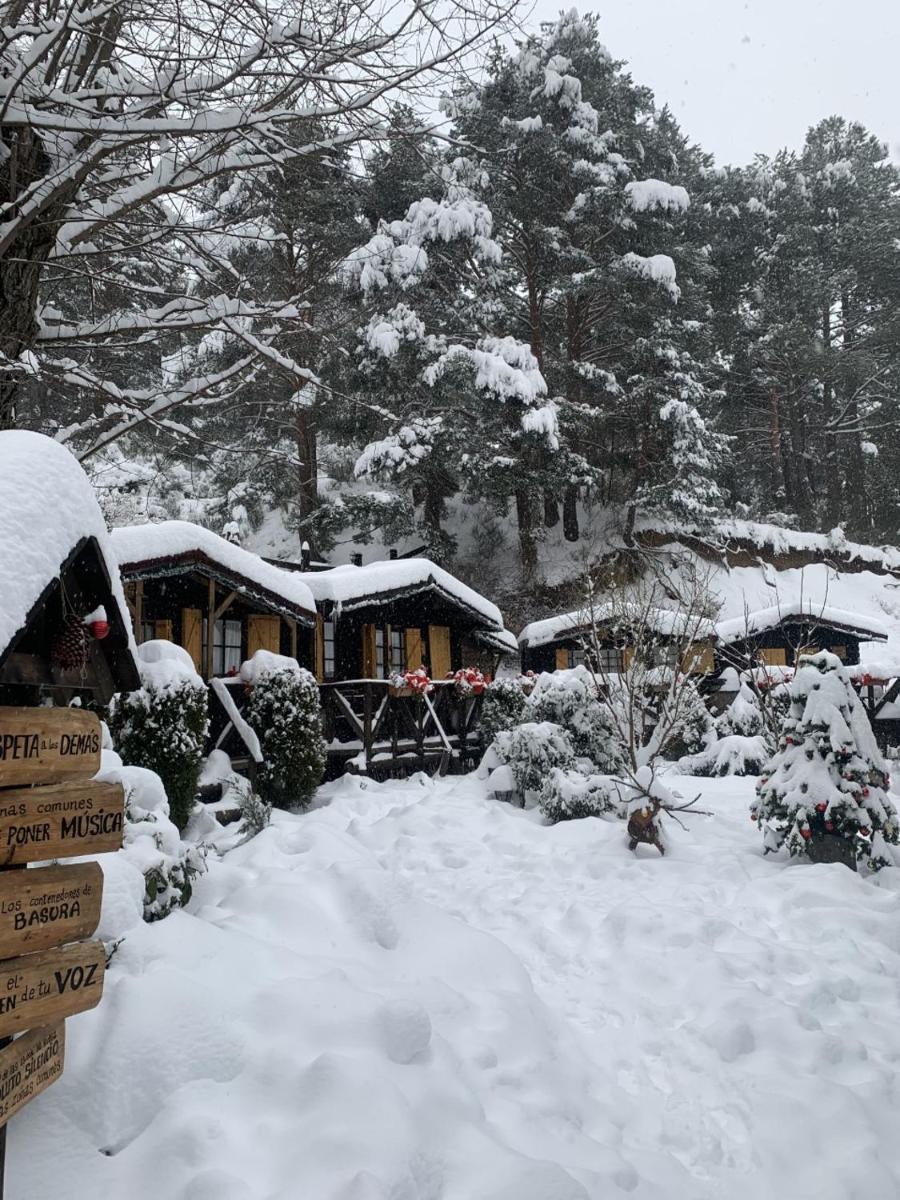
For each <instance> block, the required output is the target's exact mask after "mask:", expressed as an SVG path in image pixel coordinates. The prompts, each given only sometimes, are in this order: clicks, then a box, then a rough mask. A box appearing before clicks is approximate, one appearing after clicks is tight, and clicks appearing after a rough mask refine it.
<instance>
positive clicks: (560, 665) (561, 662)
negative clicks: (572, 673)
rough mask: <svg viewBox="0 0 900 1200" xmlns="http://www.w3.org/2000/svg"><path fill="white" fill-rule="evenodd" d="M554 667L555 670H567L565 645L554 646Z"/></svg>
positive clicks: (567, 655) (567, 661) (567, 662)
mask: <svg viewBox="0 0 900 1200" xmlns="http://www.w3.org/2000/svg"><path fill="white" fill-rule="evenodd" d="M556 669H557V671H568V669H569V651H568V650H567V649H566V647H565V646H557V647H556Z"/></svg>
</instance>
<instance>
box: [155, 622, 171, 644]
mask: <svg viewBox="0 0 900 1200" xmlns="http://www.w3.org/2000/svg"><path fill="white" fill-rule="evenodd" d="M153 636H154V637H158V638H165V640H166V641H167V642H171V640H172V622H171V621H155V622H154V625H153Z"/></svg>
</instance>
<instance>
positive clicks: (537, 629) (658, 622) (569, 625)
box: [519, 604, 715, 649]
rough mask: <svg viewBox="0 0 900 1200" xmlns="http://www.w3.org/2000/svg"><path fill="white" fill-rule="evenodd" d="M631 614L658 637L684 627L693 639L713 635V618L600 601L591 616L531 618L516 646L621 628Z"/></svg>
mask: <svg viewBox="0 0 900 1200" xmlns="http://www.w3.org/2000/svg"><path fill="white" fill-rule="evenodd" d="M631 615H633V616H634V618H635V621H638V620H640V621H643V622H644V623H645V624H646V625H648V626H649V627H650V629H651V630H652V631H653V632H654V633H657V634H659V635H660V637H678V636H679V634H683V633H684V632H686V630H687V629H689V630H690V635H691V637H695V638H704V637H712V635H713V633H714V632H715V627H714V626H713V623H712V621H708V620H705V619H703V618H702V617H698V616H696V615H695V614H689V615H685V614H682V613H681V612H679V611H678V610H677V609H669V608H660V607H654V608H645V607H644V606H642V605H634V611H633V614H632V613H629V611H628V605H625V606H624V608H623V606H622V605H621V604H619V605H616V606H614V605H612V604H601V605H598V606H597V607H596V609H595V611H594V613H593V614H592V615H590V614H588V613H587V612H586V611H585V610H584V609H581V610H579V611H576V612H569V613H560V614H559V615H558V616H555V617H545V618H544V619H543V620H541V621H532V622H531V623H530V624H528V625H526V626H525V628H524V629H523V630H522V632H521V633H520V634H519V645H520V646H521V647H522V648H523V649H524V648H526V647H529V648H532V649H533V648H534V647H535V646H547V645H549V644H550V643H551V642H556V641H560V640H562V639H566V638H572V637H575V636H576V635H577V634H579V633H583V632H584V631H585V630H587V629H590V628H591V626H592V625H597V626H599V627H601V628H602V627H603V626H608V625H612V624H615V625H617V626H619V627H623V626H625V625H626V624H627V622H628V618H629V616H631Z"/></svg>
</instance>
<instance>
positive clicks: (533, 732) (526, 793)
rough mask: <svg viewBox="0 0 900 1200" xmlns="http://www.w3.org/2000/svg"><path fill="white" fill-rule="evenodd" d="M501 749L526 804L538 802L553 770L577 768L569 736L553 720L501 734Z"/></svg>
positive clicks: (527, 723) (498, 745) (495, 745)
mask: <svg viewBox="0 0 900 1200" xmlns="http://www.w3.org/2000/svg"><path fill="white" fill-rule="evenodd" d="M495 747H496V748H498V750H499V756H500V757H501V759H505V761H506V763H507V765H508V766H509V768H510V769H511V771H512V775H513V779H514V780H515V784H516V790H517V791H518V793H519V795H520V796H521V797H522V799H523V801H525V802H526V803H537V801H538V799H539V796H540V791H541V788H542V786H543V783H544V779H545V778H546V777H547V775H548V774H549V773H550V772H551V771H552V770H553V769H554V768H560V769H561V770H570V769H571V768H573V767H574V766H575V751H574V750H573V748H572V740H571V738H570V737H569V735H568V733H566V731H565V730H564V729H562V728H560V726H559V725H554V724H552V723H551V722H550V721H540V722H537V721H526V722H525V724H524V725H517V726H516V728H515V729H513V730H512V731H511V732H510V733H508V734H501V735H500V737H499V738H497V739H496V741H495V742H494V744H493V747H492V748H495Z"/></svg>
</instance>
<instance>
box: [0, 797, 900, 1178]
mask: <svg viewBox="0 0 900 1200" xmlns="http://www.w3.org/2000/svg"><path fill="white" fill-rule="evenodd" d="M701 786H702V788H703V793H704V800H705V801H706V803H707V806H708V807H711V808H713V809H714V810H715V816H714V817H713V818H693V819H692V822H691V830H690V833H682V832H681V831H680V830H678V829H674V831H673V832H672V834H671V841H672V847H671V853H670V856H669V857H667V858H666V859H664V860H662V859H660V858H659V857H658V856H657V855H656V852H655V851H650V850H647V851H646V852H644V850H643V848H642V850H641V851H640V852H639V854H638V855H637V856H633V855H631V854H629V853H628V852H627V850H626V849H625V847H624V845H623V830H622V827H621V826H620V825H614V824H607V823H602V822H597V821H580V822H573V823H571V824H568V825H561V826H557V827H555V828H552V829H550V828H544V827H542V826H541V825H540V824H539V823H538V821H537V819H536V818H535V816H534V815H533V814H526V813H522V812H520V811H518V810H513V809H511V808H509V807H508V806H506V805H502V804H498V803H492V802H488V801H487V800H486V799H485V798H484V796H483V793H482V785H480V784H478V783H476V782H475V781H474V780H473V779H464V780H459V779H455V780H454V779H450V780H444V781H440V782H438V783H436V784H435V783H432V782H431V781H430V780H424V779H421V780H418V781H417V780H412V781H410V782H408V783H406V784H403V785H397V784H390V785H375V784H369V785H363V784H361V783H359V782H358V781H355V780H349V779H348V780H344V781H341V782H340V783H338V784H336V785H332V786H331V787H329V788H328V789H325V792H324V797H325V798H326V799H327V800H328V803H327V804H326V805H325V806H323V807H321V808H320V809H318V810H317V811H315V812H312V813H310V814H308V815H306V816H300V817H292V816H285V815H280V816H278V818H277V820H276V823H275V825H274V826H273V827H272V828H270V829H269V830H267V831H266V832H265V833H264V834H263V835H261V836H260V837H259V838H257V839H256V840H255V841H254V842H252V843H250V844H249V845H247V846H245V847H242V848H241V849H239V850H237V851H235V852H233V853H232V854H230V855H228V856H227V858H226V859H225V861H224V862H220V863H216V864H213V866H212V869H211V871H210V873H209V875H208V876H207V878H206V879H205V881H204V882H203V883H202V885H201V886H200V887H199V889H198V892H197V895H196V897H195V900H194V902H193V903H192V908H191V911H190V912H189V913H177V914H175V915H174V916H173V917H171V918H169V919H168V920H166V921H164V922H162V923H161V924H157V925H152V926H138V927H136V928H135V929H133V930H132V931H131V933H130V934H129V936H128V938H127V940H126V942H125V943H124V945H123V946H122V948H121V949H120V951H119V952H118V954H117V955H116V957H115V959H114V963H113V967H112V969H111V972H110V974H109V976H108V981H107V995H106V997H105V999H104V1001H103V1004H102V1006H101V1008H100V1009H99V1010H97V1011H96V1012H94V1013H90V1014H85V1015H82V1016H79V1017H76V1018H74V1019H72V1020H71V1021H70V1022H69V1038H70V1044H69V1052H68V1063H67V1069H66V1073H65V1075H64V1077H63V1079H62V1081H61V1082H60V1083H58V1084H57V1085H55V1087H53V1088H52V1089H50V1091H49V1092H47V1093H46V1094H45V1095H44V1096H42V1097H41V1098H40V1099H39V1100H37V1101H36V1102H35V1103H34V1104H32V1105H31V1106H30V1107H29V1109H28V1110H27V1112H26V1113H25V1114H23V1115H22V1116H20V1117H17V1118H15V1119H14V1121H13V1123H12V1126H11V1133H10V1153H9V1159H8V1166H7V1177H8V1184H7V1197H8V1200H69V1198H71V1200H81V1198H86V1197H88V1196H95V1195H96V1196H103V1197H110V1198H111V1200H151V1198H152V1200H585V1198H590V1200H601V1198H602V1200H607V1198H609V1197H614V1196H617V1195H619V1194H622V1195H623V1196H625V1195H628V1196H632V1197H635V1198H648V1200H650V1198H652V1200H713V1198H715V1200H722V1198H724V1197H728V1198H729V1200H747V1198H753V1200H768V1198H770V1197H774V1198H780V1197H785V1198H786V1197H791V1200H805V1198H807V1197H809V1198H810V1200H811V1198H812V1197H815V1198H816V1200H851V1198H853V1197H860V1198H862V1197H865V1198H866V1200H881V1198H888V1197H894V1196H897V1195H898V1194H900V1138H898V1137H897V1135H896V1130H897V1126H898V1117H900V1094H898V1086H900V1085H898V1074H897V1071H898V1066H900V1019H898V1017H900V879H898V878H896V876H900V871H898V872H896V873H895V872H886V873H885V874H884V875H883V876H882V878H881V880H880V881H879V882H878V883H873V882H866V881H864V880H862V879H860V878H858V877H856V876H855V875H853V874H851V873H850V872H849V871H847V870H846V869H844V868H843V867H840V866H830V867H823V866H820V867H810V866H798V865H790V866H786V865H785V864H784V863H783V862H782V861H776V860H773V859H772V858H769V859H766V860H764V859H763V858H762V857H761V855H760V846H759V838H758V835H757V833H756V830H755V829H754V828H753V827H752V826H751V824H750V822H749V820H748V817H747V801H748V798H749V795H750V792H751V789H752V781H751V780H736V781H735V780H726V781H700V780H683V781H681V787H682V790H683V792H684V794H685V795H689V796H693V795H694V794H695V793H696V791H697V790H699V788H700V787H701ZM888 875H890V876H892V878H888V877H887V876H888Z"/></svg>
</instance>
